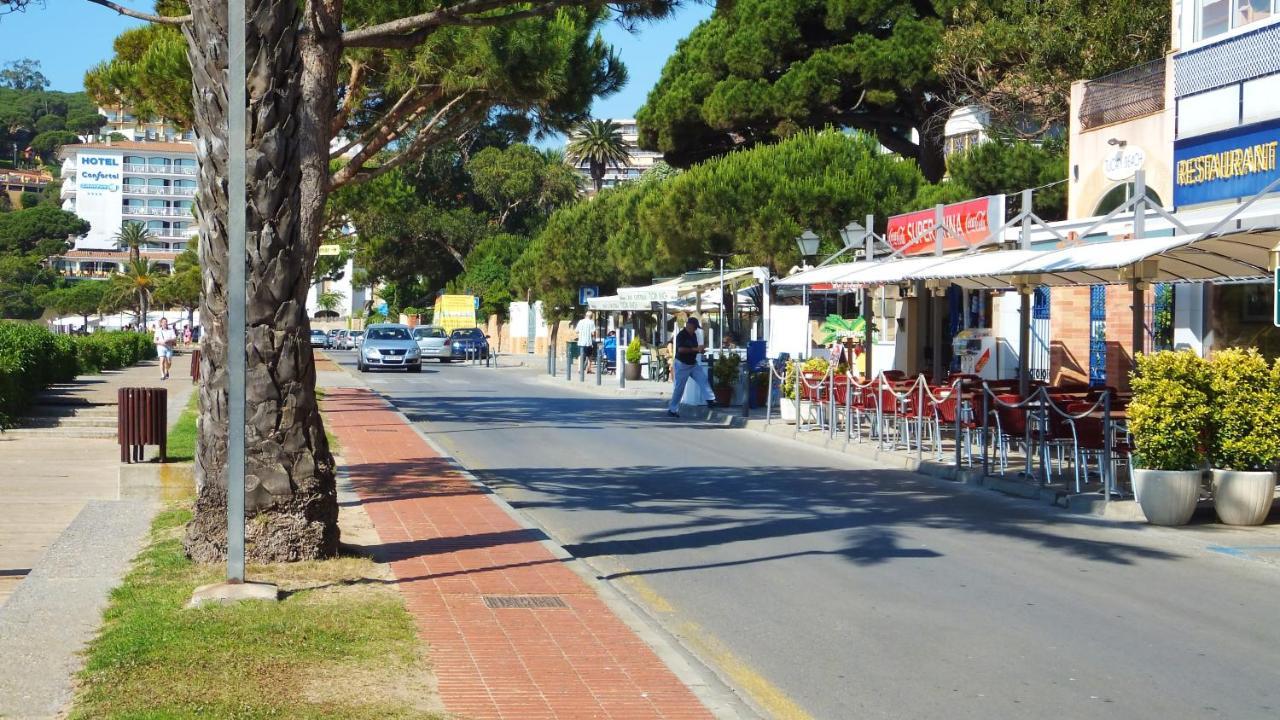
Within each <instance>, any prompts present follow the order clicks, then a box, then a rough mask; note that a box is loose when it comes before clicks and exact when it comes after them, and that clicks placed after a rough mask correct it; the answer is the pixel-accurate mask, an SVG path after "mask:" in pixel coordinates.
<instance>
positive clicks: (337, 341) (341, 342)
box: [333, 330, 347, 350]
mask: <svg viewBox="0 0 1280 720" xmlns="http://www.w3.org/2000/svg"><path fill="white" fill-rule="evenodd" d="M333 346H334V347H335V348H337V349H338V350H346V349H347V331H346V330H339V331H338V336H337V337H335V338H334V339H333Z"/></svg>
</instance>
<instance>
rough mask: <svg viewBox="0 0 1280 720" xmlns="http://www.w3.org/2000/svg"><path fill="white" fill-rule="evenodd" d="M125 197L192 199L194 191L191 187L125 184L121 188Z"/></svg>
mask: <svg viewBox="0 0 1280 720" xmlns="http://www.w3.org/2000/svg"><path fill="white" fill-rule="evenodd" d="M121 189H122V190H123V192H124V194H125V195H177V196H180V197H194V196H195V194H196V189H195V188H193V187H175V186H172V185H171V186H161V185H130V184H127V183H126V184H125V185H124V186H123V187H122V188H121Z"/></svg>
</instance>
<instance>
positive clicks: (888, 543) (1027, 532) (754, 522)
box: [483, 465, 1179, 572]
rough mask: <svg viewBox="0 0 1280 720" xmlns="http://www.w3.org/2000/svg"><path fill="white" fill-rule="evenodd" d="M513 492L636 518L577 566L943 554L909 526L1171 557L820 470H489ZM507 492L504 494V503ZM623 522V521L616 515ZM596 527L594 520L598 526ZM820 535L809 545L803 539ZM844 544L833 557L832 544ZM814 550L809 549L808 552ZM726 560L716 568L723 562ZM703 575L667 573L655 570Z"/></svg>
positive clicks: (1044, 520) (599, 535) (893, 482)
mask: <svg viewBox="0 0 1280 720" xmlns="http://www.w3.org/2000/svg"><path fill="white" fill-rule="evenodd" d="M483 476H484V479H485V480H486V481H488V482H490V483H492V484H495V485H499V486H501V487H502V488H503V489H504V490H506V489H508V488H509V489H511V490H514V491H515V492H513V493H510V494H513V495H517V496H518V497H519V500H518V501H517V502H514V503H513V504H514V505H516V506H517V507H520V508H523V509H528V510H539V509H553V510H560V511H575V512H581V511H590V512H600V513H606V512H607V513H619V514H621V516H633V517H634V518H635V521H634V522H633V523H630V524H628V525H627V526H624V527H619V526H618V523H617V522H616V521H615V522H614V523H612V524H613V527H611V528H610V529H605V530H599V531H596V532H592V533H588V534H586V535H584V536H582V538H581V539H580V541H579V542H576V543H573V544H570V545H567V546H566V547H565V549H566V550H568V551H569V552H570V553H572V554H573V555H574V556H575V557H580V558H590V557H596V556H603V555H611V556H620V557H626V556H641V555H647V554H651V553H670V552H673V551H684V550H695V549H699V548H709V547H714V546H724V545H729V544H731V543H757V544H759V543H760V541H769V542H768V543H767V544H763V545H759V547H765V548H769V549H771V550H774V551H776V550H778V549H780V545H781V547H786V548H793V550H792V551H791V552H784V553H777V552H771V553H768V554H766V555H764V556H761V557H758V558H754V559H753V560H744V561H733V562H731V563H727V564H744V563H746V562H761V561H767V560H771V559H780V558H784V557H791V556H797V555H813V554H826V555H839V556H843V557H845V558H847V559H848V560H849V561H851V562H853V563H855V564H859V565H874V564H879V563H884V562H888V561H891V560H895V559H929V558H937V557H941V554H940V553H939V552H937V551H936V550H933V549H928V548H921V547H918V546H917V547H911V546H910V545H909V544H904V542H909V541H906V540H905V539H904V538H905V536H906V535H908V534H909V533H910V531H911V530H912V529H913V528H918V527H923V528H938V529H950V530H956V531H959V532H961V533H968V534H975V535H978V534H981V535H988V536H994V537H1002V538H1007V539H1008V540H1009V541H1010V543H1011V544H1012V543H1033V544H1035V545H1036V546H1038V547H1039V548H1041V549H1043V550H1045V551H1048V552H1047V554H1046V556H1045V559H1046V560H1053V559H1055V558H1056V559H1060V560H1065V559H1085V560H1091V561H1098V562H1106V563H1116V564H1126V565H1127V564H1132V563H1134V562H1135V561H1136V560H1139V559H1146V560H1171V559H1175V558H1177V557H1179V556H1178V555H1176V554H1174V553H1170V552H1167V551H1165V550H1161V549H1157V548H1151V547H1147V546H1144V545H1139V544H1134V543H1129V542H1122V541H1119V540H1114V539H1113V540H1106V541H1099V540H1094V539H1090V538H1085V537H1081V536H1080V535H1079V534H1077V533H1075V532H1073V531H1075V530H1079V529H1082V528H1085V527H1096V523H1091V522H1090V521H1088V520H1083V519H1080V518H1074V517H1066V516H1064V517H1055V516H1054V515H1052V514H1049V513H1045V512H1042V511H1040V510H1039V509H1038V508H1034V507H1021V506H1020V504H1019V503H1016V502H1007V501H1005V500H1004V499H1002V498H998V497H993V496H987V495H984V494H980V493H972V492H963V491H958V492H954V493H953V492H950V491H948V490H947V489H945V488H941V487H938V486H937V485H934V484H932V482H931V481H928V480H924V479H921V478H919V477H917V476H914V475H913V474H911V473H907V472H903V471H890V470H849V469H844V468H821V467H786V466H763V467H745V468H744V467H730V466H722V467H696V468H685V467H664V466H656V465H655V466H640V467H610V468H514V469H504V470H500V471H490V472H486V473H484V475H483ZM507 494H508V493H506V492H504V495H507ZM614 517H615V518H616V517H619V516H618V515H615V516H614ZM599 524H600V523H597V525H599ZM815 534H826V535H825V536H824V537H821V538H819V539H814V540H812V541H810V540H805V539H804V538H805V536H810V535H815ZM832 537H834V538H838V539H839V542H840V543H841V544H842V546H841V547H839V548H838V549H835V550H832V549H829V548H828V547H826V546H828V545H830V543H831V538H832ZM806 545H810V547H805V546H806ZM720 564H724V563H713V565H720ZM693 567H702V566H701V565H697V564H691V565H689V566H688V568H665V569H664V570H655V571H651V572H662V571H668V572H669V571H674V570H679V569H691V568H693Z"/></svg>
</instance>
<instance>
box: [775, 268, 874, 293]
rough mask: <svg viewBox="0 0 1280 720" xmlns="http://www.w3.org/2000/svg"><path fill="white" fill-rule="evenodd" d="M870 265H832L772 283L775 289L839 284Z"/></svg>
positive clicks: (805, 271)
mask: <svg viewBox="0 0 1280 720" xmlns="http://www.w3.org/2000/svg"><path fill="white" fill-rule="evenodd" d="M871 264H872V263H867V262H847V263H834V264H831V265H825V266H823V267H816V268H810V269H808V270H803V271H801V272H798V273H796V274H794V275H789V276H787V277H784V278H782V279H781V280H778V281H777V282H775V283H774V285H775V286H777V287H800V286H802V285H809V286H813V285H826V284H828V283H835V282H840V278H841V277H842V276H844V275H848V274H849V273H850V272H853V271H855V270H861V269H863V268H866V267H870V266H871Z"/></svg>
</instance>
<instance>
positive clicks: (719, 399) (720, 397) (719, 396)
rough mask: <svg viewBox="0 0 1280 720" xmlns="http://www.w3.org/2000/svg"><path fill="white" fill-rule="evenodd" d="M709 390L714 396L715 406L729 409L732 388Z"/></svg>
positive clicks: (722, 387) (731, 400)
mask: <svg viewBox="0 0 1280 720" xmlns="http://www.w3.org/2000/svg"><path fill="white" fill-rule="evenodd" d="M711 390H712V392H714V393H715V394H716V404H717V405H719V406H720V407H729V406H730V405H732V404H733V388H732V387H724V386H721V387H717V388H712V389H711Z"/></svg>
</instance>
